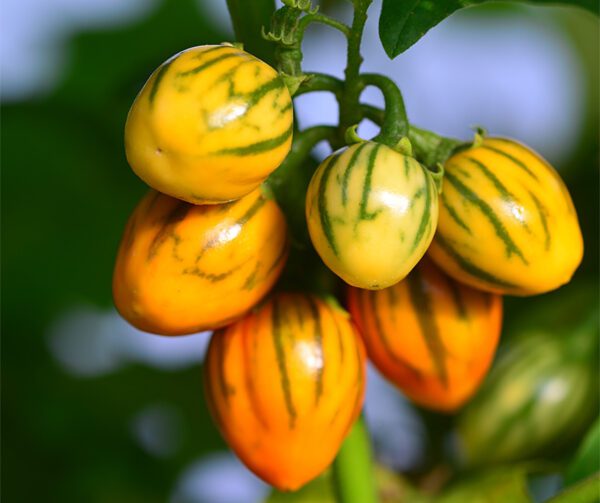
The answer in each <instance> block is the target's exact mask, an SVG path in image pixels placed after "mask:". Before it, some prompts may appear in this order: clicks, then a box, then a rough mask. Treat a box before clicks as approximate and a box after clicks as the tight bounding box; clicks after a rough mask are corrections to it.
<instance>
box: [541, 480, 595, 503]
mask: <svg viewBox="0 0 600 503" xmlns="http://www.w3.org/2000/svg"><path fill="white" fill-rule="evenodd" d="M598 501H600V473H596V474H595V475H592V476H591V477H589V478H587V479H585V480H582V481H581V482H579V484H577V485H575V486H573V487H571V488H569V489H567V490H566V491H563V492H562V493H560V494H559V495H557V496H555V497H554V498H552V499H550V500H548V503H598Z"/></svg>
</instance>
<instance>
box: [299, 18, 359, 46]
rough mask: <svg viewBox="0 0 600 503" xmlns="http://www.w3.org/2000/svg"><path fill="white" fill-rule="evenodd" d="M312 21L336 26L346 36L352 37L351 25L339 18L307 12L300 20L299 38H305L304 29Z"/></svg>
mask: <svg viewBox="0 0 600 503" xmlns="http://www.w3.org/2000/svg"><path fill="white" fill-rule="evenodd" d="M310 23H321V24H324V25H327V26H331V27H332V28H335V29H336V30H338V31H339V32H341V33H342V34H343V35H344V36H345V37H346V38H349V37H350V27H349V26H348V25H347V24H345V23H342V22H341V21H338V20H337V19H333V18H331V17H329V16H325V15H323V14H307V15H306V16H304V17H303V18H302V19H300V21H299V22H298V36H299V40H302V39H303V38H304V31H305V30H306V28H307V27H308V25H309V24H310Z"/></svg>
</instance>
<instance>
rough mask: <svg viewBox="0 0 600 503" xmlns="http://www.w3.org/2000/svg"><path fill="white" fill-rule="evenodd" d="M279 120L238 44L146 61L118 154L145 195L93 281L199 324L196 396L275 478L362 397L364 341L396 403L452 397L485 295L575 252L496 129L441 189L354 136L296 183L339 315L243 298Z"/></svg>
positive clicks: (459, 399)
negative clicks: (150, 66) (109, 268)
mask: <svg viewBox="0 0 600 503" xmlns="http://www.w3.org/2000/svg"><path fill="white" fill-rule="evenodd" d="M292 132H293V106H292V100H291V97H290V94H289V92H288V89H287V88H286V86H285V85H284V83H283V81H282V80H281V78H280V77H279V75H278V74H277V72H276V71H275V70H273V69H272V68H271V67H269V66H268V65H266V64H265V63H263V62H261V61H260V60H258V59H256V58H255V57H253V56H252V55H250V54H248V53H246V52H244V51H242V50H240V49H238V48H236V47H234V46H231V45H226V44H224V45H219V46H201V47H195V48H192V49H189V50H186V51H184V52H182V53H180V54H177V55H175V56H174V57H172V58H171V59H169V60H168V61H166V62H165V63H163V64H162V65H161V66H160V67H159V68H158V69H157V70H156V71H155V72H154V73H153V75H152V76H151V77H150V79H149V80H148V82H147V83H146V84H145V86H144V88H143V89H142V91H141V92H140V94H139V95H138V97H137V98H136V100H135V102H134V104H133V106H132V108H131V111H130V114H129V116H128V119H127V125H126V132H125V144H126V152H127V158H128V161H129V163H130V165H131V167H132V168H133V170H134V171H135V172H136V173H137V174H138V176H140V178H142V179H143V180H144V181H145V182H147V183H148V185H150V186H151V187H152V188H153V189H154V191H151V192H150V193H149V194H148V195H147V196H146V197H145V198H144V199H143V200H142V201H141V203H140V204H139V205H138V207H137V208H136V209H135V211H134V213H133V215H132V216H131V218H130V219H129V222H128V224H127V228H126V230H125V234H124V237H123V239H122V242H121V246H120V249H119V253H118V257H117V262H116V267H115V273H114V279H113V291H114V299H115V304H116V306H117V308H118V310H119V312H120V313H121V314H122V316H123V317H124V318H125V319H127V320H128V321H129V322H130V323H132V324H133V325H135V326H136V327H138V328H140V329H142V330H145V331H148V332H153V333H157V334H163V335H182V334H189V333H194V332H198V331H203V330H216V331H215V332H214V334H213V335H212V339H211V343H210V347H209V350H208V354H207V359H206V363H205V393H206V398H207V401H208V403H209V406H210V409H211V412H212V414H213V416H214V418H215V421H216V422H217V424H218V426H219V428H220V430H221V432H222V433H223V435H224V437H225V438H226V440H227V441H228V443H229V444H230V445H231V447H232V448H233V449H234V451H235V452H236V453H237V454H238V455H239V456H240V458H241V459H242V460H243V461H244V462H245V463H246V464H247V465H248V466H249V467H250V468H251V469H252V470H253V471H254V472H255V473H257V474H258V475H259V476H260V477H262V478H263V479H264V480H266V481H267V482H269V483H270V484H272V485H274V486H276V487H278V488H282V489H295V488H298V487H299V486H301V485H302V484H304V483H306V482H307V481H308V480H310V479H312V478H313V477H315V476H316V475H318V474H319V473H320V472H322V471H323V470H324V469H325V468H326V467H327V466H328V465H329V464H330V463H331V461H332V460H333V458H334V456H335V455H336V452H337V451H338V449H339V446H340V444H341V442H342V441H343V439H344V437H345V436H346V434H347V433H348V431H349V429H350V427H351V426H352V424H353V422H354V421H355V420H356V418H357V416H358V415H359V413H360V410H361V407H362V402H363V397H364V390H365V365H366V356H365V349H366V353H367V354H368V356H369V358H370V359H371V361H372V362H373V363H374V364H375V365H376V366H377V367H378V368H379V370H380V371H381V372H382V373H383V374H384V375H385V376H387V377H388V378H389V379H390V380H391V381H392V382H394V383H395V384H396V385H397V386H398V387H399V388H400V389H401V390H402V391H403V392H404V393H405V394H406V395H407V396H409V397H410V398H411V399H412V400H414V401H415V402H417V403H419V404H421V405H423V406H426V407H429V408H432V409H436V410H442V411H453V410H456V409H457V408H458V407H460V406H461V405H462V404H464V403H465V401H466V400H467V399H468V398H469V397H470V396H472V394H473V393H474V391H475V390H476V388H477V387H478V386H479V384H480V382H481V381H482V379H483V377H484V375H485V374H486V372H487V370H488V369H489V366H490V364H491V361H492V359H493V356H494V353H495V349H496V346H497V342H498V339H499V336H500V327H501V320H502V297H501V295H503V294H510V295H532V294H536V293H541V292H546V291H549V290H551V289H554V288H557V287H558V286H560V285H562V284H564V283H566V282H567V281H569V279H570V277H571V275H572V274H573V272H574V270H575V269H576V267H577V266H578V264H579V262H580V261H581V257H582V250H583V244H582V238H581V233H580V230H579V226H578V222H577V216H576V214H575V210H574V208H573V204H572V202H571V199H570V196H569V194H568V192H567V190H566V188H565V186H564V184H563V182H562V181H561V180H560V178H559V176H558V174H557V173H556V172H555V171H554V170H553V169H552V168H551V167H550V166H549V165H548V164H547V163H546V162H545V161H544V160H543V159H541V158H540V157H539V156H538V155H536V154H535V153H534V152H532V151H531V150H529V149H527V148H526V147H524V146H522V145H520V144H518V143H516V142H514V141H511V140H504V139H488V138H485V139H482V138H478V140H477V141H476V142H475V143H474V144H472V145H469V146H465V147H464V148H462V149H459V150H458V151H457V152H455V154H454V155H453V156H452V157H451V158H450V159H449V160H448V162H447V163H446V164H445V175H444V177H443V185H442V189H443V190H442V191H440V190H439V189H438V186H437V185H436V181H435V180H434V178H433V176H432V174H431V173H430V172H429V171H428V169H426V168H425V167H423V166H422V165H421V164H420V163H419V162H418V161H417V160H416V159H415V158H413V157H411V156H410V155H406V154H405V153H401V152H399V151H398V150H396V149H394V148H392V147H389V146H386V145H383V144H379V143H376V142H370V141H361V142H358V143H356V144H352V145H350V146H347V147H345V148H343V149H341V150H339V151H337V152H335V153H333V154H332V155H331V156H330V157H328V158H327V159H325V161H323V163H322V164H321V165H320V166H319V168H318V169H317V170H316V172H315V174H314V176H313V178H312V181H311V183H310V186H309V188H308V192H307V194H306V220H307V224H308V229H309V232H310V236H311V239H312V242H313V244H314V247H315V249H316V250H317V252H318V253H319V255H320V256H321V258H322V259H323V262H324V263H325V264H326V265H327V266H328V267H329V268H330V269H331V270H332V271H333V272H335V273H336V274H337V275H338V276H339V277H340V278H342V279H343V280H344V281H345V282H346V283H348V284H349V285H350V286H349V287H348V290H347V291H348V295H347V306H348V310H349V313H350V314H348V313H347V312H346V311H344V310H343V309H342V308H341V307H339V306H338V305H337V304H336V303H335V301H332V300H331V299H325V300H324V299H321V298H318V297H316V296H314V295H310V294H306V293H282V292H276V293H273V294H271V295H270V296H269V297H268V298H267V299H266V300H264V301H263V299H264V298H265V296H266V294H267V293H268V292H269V291H270V290H271V289H272V287H273V286H274V284H275V283H276V281H277V279H278V277H279V275H280V273H281V271H282V270H283V268H284V265H285V262H286V258H287V254H288V248H289V239H288V237H287V230H286V220H285V217H284V215H283V214H282V212H281V210H280V209H279V207H278V205H277V203H276V202H275V201H274V199H273V197H272V196H271V194H270V193H269V190H268V188H266V187H265V185H262V182H264V181H265V180H266V179H267V177H268V176H269V174H270V173H272V172H273V171H274V170H275V169H276V168H277V167H278V166H279V165H280V164H281V163H282V162H283V160H284V159H285V157H286V155H287V153H288V152H289V150H290V148H291V145H292ZM426 252H427V254H428V256H427V257H426V258H424V255H425V253H426ZM261 301H262V302H261ZM259 303H260V304H259Z"/></svg>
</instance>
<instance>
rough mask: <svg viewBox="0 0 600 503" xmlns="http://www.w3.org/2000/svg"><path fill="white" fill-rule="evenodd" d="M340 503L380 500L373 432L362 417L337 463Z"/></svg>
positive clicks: (334, 465) (334, 477) (334, 464)
mask: <svg viewBox="0 0 600 503" xmlns="http://www.w3.org/2000/svg"><path fill="white" fill-rule="evenodd" d="M333 480H334V486H335V492H336V496H337V501H338V503H377V502H378V501H379V498H378V496H377V488H376V485H375V474H374V471H373V465H372V454H371V443H370V440H369V434H368V432H367V428H366V425H365V422H364V419H363V418H362V417H361V418H359V419H358V421H356V423H355V424H354V426H353V427H352V431H351V432H350V435H348V437H347V438H346V440H345V441H344V443H343V444H342V448H341V449H340V452H339V454H338V455H337V458H335V461H334V463H333Z"/></svg>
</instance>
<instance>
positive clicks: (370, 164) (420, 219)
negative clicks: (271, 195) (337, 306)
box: [306, 142, 438, 289]
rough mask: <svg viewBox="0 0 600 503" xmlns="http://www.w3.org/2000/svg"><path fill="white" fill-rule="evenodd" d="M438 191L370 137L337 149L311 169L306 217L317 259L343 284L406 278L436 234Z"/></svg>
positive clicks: (414, 166) (372, 284) (413, 165)
mask: <svg viewBox="0 0 600 503" xmlns="http://www.w3.org/2000/svg"><path fill="white" fill-rule="evenodd" d="M437 217H438V197H437V190H436V188H435V183H434V181H433V178H432V177H431V175H430V174H429V172H428V171H427V170H426V169H425V168H423V167H422V166H421V165H420V164H419V163H418V162H417V161H416V160H415V159H413V158H411V157H407V156H405V155H402V154H400V153H398V152H396V151H395V150H393V149H391V148H390V147H387V146H385V145H381V144H378V143H374V142H363V143H358V144H355V145H352V146H350V147H348V148H346V149H344V150H341V151H338V152H336V153H334V154H332V155H331V156H330V157H328V158H327V159H325V161H323V163H322V164H321V165H320V166H319V167H318V168H317V170H316V172H315V174H314V176H313V177H312V180H311V182H310V185H309V187H308V192H307V194H306V220H307V223H308V230H309V232H310V237H311V239H312V243H313V245H314V247H315V249H316V250H317V253H318V254H319V255H320V256H321V258H322V259H323V262H325V264H326V265H327V266H328V267H329V268H330V269H331V270H332V271H333V272H334V273H336V274H337V275H338V276H339V277H341V278H342V279H343V280H344V281H345V282H346V283H349V284H350V285H353V286H356V287H359V288H368V289H379V288H385V287H387V286H390V285H393V284H394V283H397V282H398V281H400V280H401V279H402V278H404V277H405V276H406V275H407V274H408V273H409V272H410V270H411V269H412V268H413V267H414V266H415V264H416V263H417V262H418V261H419V260H420V259H421V257H422V256H423V254H424V253H425V251H426V250H427V247H428V246H429V244H430V242H431V239H432V238H433V234H434V232H435V228H436V223H437Z"/></svg>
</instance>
